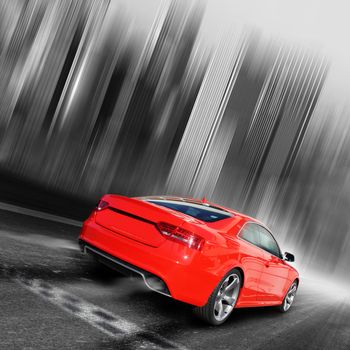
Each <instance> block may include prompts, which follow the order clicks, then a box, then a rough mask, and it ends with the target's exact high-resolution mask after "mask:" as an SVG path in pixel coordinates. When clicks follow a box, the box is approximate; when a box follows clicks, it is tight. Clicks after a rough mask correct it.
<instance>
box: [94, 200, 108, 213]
mask: <svg viewBox="0 0 350 350" xmlns="http://www.w3.org/2000/svg"><path fill="white" fill-rule="evenodd" d="M108 206H109V203H108V202H106V201H103V200H100V201H99V202H98V204H97V207H96V209H97V210H98V211H100V210H102V209H106V208H108Z"/></svg>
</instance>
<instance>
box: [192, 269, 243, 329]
mask: <svg viewBox="0 0 350 350" xmlns="http://www.w3.org/2000/svg"><path fill="white" fill-rule="evenodd" d="M241 284H242V276H241V274H240V272H239V271H238V270H236V269H233V270H231V271H230V272H229V273H227V274H226V275H225V276H224V278H223V279H222V280H221V281H220V283H219V284H218V285H217V287H216V288H215V289H214V291H213V293H212V294H211V296H210V297H209V300H208V302H207V304H206V305H204V306H202V307H196V308H195V309H194V312H195V314H196V315H197V316H198V317H200V318H201V319H202V320H204V321H206V322H208V323H210V324H212V325H214V326H217V325H220V324H222V323H224V322H225V321H226V320H227V318H228V317H229V316H230V314H231V312H232V310H233V309H234V307H235V305H236V302H237V299H238V296H239V292H240V289H241Z"/></svg>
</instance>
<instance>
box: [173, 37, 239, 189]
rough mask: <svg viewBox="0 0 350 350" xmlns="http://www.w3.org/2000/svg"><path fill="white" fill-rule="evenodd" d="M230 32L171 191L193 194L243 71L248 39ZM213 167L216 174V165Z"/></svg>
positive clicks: (202, 94)
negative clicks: (232, 92)
mask: <svg viewBox="0 0 350 350" xmlns="http://www.w3.org/2000/svg"><path fill="white" fill-rule="evenodd" d="M226 35H227V37H226V38H223V39H222V41H221V42H220V44H219V45H218V47H217V49H216V52H215V54H214V55H213V58H212V60H211V62H210V65H209V68H208V70H207V73H206V76H205V78H204V82H203V85H202V89H201V90H200V91H199V95H198V98H197V101H196V104H195V106H194V108H193V110H192V113H191V117H190V119H189V122H188V124H187V127H186V129H185V132H184V135H183V137H182V140H181V143H180V145H179V149H178V151H177V154H176V156H175V159H174V162H173V164H172V167H171V170H170V173H169V176H168V179H167V191H169V192H174V193H178V194H183V195H185V194H189V193H191V194H192V191H193V187H194V186H195V182H196V178H197V176H198V172H199V169H200V168H201V166H202V163H203V159H204V157H205V154H206V151H207V148H208V147H209V145H210V142H211V139H212V135H213V133H214V134H215V132H216V129H217V125H219V123H220V120H221V118H222V111H223V109H224V106H225V103H226V100H227V97H226V96H227V94H228V93H229V91H230V90H231V85H232V84H233V83H234V81H235V75H236V74H237V72H238V71H239V67H240V60H241V59H242V56H244V39H243V40H242V38H241V37H240V36H239V35H238V34H237V33H227V34H226ZM233 43H234V45H232V44H233ZM211 169H212V172H211V174H213V171H215V169H213V168H211ZM218 170H219V169H218ZM219 171H220V170H219ZM214 176H215V175H214Z"/></svg>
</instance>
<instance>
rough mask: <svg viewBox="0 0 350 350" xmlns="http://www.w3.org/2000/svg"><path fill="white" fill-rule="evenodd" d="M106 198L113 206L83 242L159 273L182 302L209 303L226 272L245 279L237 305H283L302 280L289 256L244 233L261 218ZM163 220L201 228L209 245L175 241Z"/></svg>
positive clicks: (90, 224) (95, 215)
mask: <svg viewBox="0 0 350 350" xmlns="http://www.w3.org/2000/svg"><path fill="white" fill-rule="evenodd" d="M147 198H151V197H147ZM168 198H169V197H168ZM102 200H103V201H106V202H108V203H109V207H108V208H106V209H103V210H100V211H97V210H95V211H93V212H92V214H91V215H90V216H89V218H88V219H87V220H86V221H85V222H84V224H83V228H82V230H81V234H80V240H81V241H82V242H84V243H87V244H89V245H91V246H93V247H96V248H98V249H99V250H101V251H103V252H106V253H107V254H109V255H111V256H113V257H116V258H118V259H121V260H123V261H125V262H127V263H129V264H132V265H135V266H137V267H139V268H141V269H143V270H146V271H148V272H150V273H152V274H154V275H156V276H158V277H159V278H161V279H162V280H163V281H164V282H165V284H166V285H167V287H168V290H169V292H170V294H171V296H172V297H173V298H175V299H177V300H180V301H183V302H186V303H189V304H193V305H196V306H203V305H205V304H206V303H207V301H208V298H209V297H210V295H211V293H212V292H213V290H214V289H215V287H216V286H217V285H218V283H219V282H220V280H221V279H222V278H223V276H224V275H225V274H226V273H227V272H228V271H230V270H231V269H233V268H238V269H240V270H241V272H242V274H243V280H244V282H243V286H242V288H241V292H240V295H239V299H238V301H237V304H236V307H250V306H264V305H279V304H281V303H282V301H283V298H284V296H285V294H286V292H287V290H288V288H289V287H290V285H291V283H292V282H293V281H294V280H296V279H298V278H299V277H298V273H297V271H296V270H295V269H294V268H293V267H292V266H290V265H289V264H288V263H286V262H285V261H284V260H282V259H280V258H277V257H276V256H273V255H272V254H270V253H268V252H266V251H264V250H263V249H261V248H258V247H256V246H254V245H253V244H251V243H249V242H247V241H245V240H244V239H242V238H240V237H239V236H238V233H239V231H240V229H241V228H242V227H243V226H244V225H245V224H246V223H247V222H256V223H258V222H257V221H256V220H254V219H252V218H250V217H248V216H245V215H242V214H240V213H237V212H235V211H233V210H231V209H226V208H225V210H226V211H228V212H230V213H232V214H233V216H232V217H230V218H226V219H222V220H219V221H216V222H211V223H208V222H203V221H201V220H197V219H195V218H193V217H191V216H188V215H186V214H182V213H181V212H178V211H175V210H172V209H168V208H164V207H160V206H158V205H156V204H153V203H150V202H146V201H145V200H144V198H128V197H123V196H117V195H105V196H103V198H102ZM197 202H198V203H201V202H200V201H198V200H197ZM213 205H214V204H213ZM215 207H219V206H218V205H216V204H215ZM221 208H223V207H221ZM158 222H166V223H169V224H172V225H175V226H178V227H181V228H182V229H185V230H188V231H191V232H195V234H197V235H198V236H200V237H202V238H203V239H204V240H205V243H204V245H203V247H202V248H201V249H200V250H197V249H193V248H189V247H187V246H185V245H183V244H179V243H177V242H174V241H172V240H169V239H167V238H166V237H164V235H162V233H161V232H160V230H159V229H158V228H157V225H156V223H158Z"/></svg>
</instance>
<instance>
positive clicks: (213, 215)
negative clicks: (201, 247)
mask: <svg viewBox="0 0 350 350" xmlns="http://www.w3.org/2000/svg"><path fill="white" fill-rule="evenodd" d="M147 202H150V203H154V204H157V205H160V206H162V207H166V208H170V209H173V210H176V211H179V212H180V213H184V214H186V215H189V216H192V217H194V218H196V219H198V220H202V221H205V222H215V221H219V220H222V219H227V218H230V217H232V216H233V215H232V214H230V213H229V212H226V211H224V210H221V209H218V208H213V207H210V206H205V205H202V204H197V203H188V202H178V201H170V200H154V199H147Z"/></svg>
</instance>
